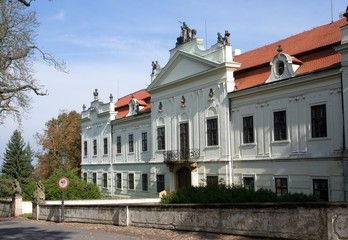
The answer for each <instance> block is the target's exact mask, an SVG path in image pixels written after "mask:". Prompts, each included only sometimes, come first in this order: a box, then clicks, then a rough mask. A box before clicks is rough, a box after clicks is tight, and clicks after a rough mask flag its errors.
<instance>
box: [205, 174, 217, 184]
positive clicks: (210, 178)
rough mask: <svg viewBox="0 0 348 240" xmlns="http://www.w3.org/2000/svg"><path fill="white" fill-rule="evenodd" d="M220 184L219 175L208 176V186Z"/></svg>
mask: <svg viewBox="0 0 348 240" xmlns="http://www.w3.org/2000/svg"><path fill="white" fill-rule="evenodd" d="M218 184H219V179H218V176H207V186H212V185H213V186H214V185H215V186H216V185H218Z"/></svg>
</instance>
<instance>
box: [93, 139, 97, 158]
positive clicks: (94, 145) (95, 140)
mask: <svg viewBox="0 0 348 240" xmlns="http://www.w3.org/2000/svg"><path fill="white" fill-rule="evenodd" d="M93 155H94V156H96V155H97V139H94V140H93Z"/></svg>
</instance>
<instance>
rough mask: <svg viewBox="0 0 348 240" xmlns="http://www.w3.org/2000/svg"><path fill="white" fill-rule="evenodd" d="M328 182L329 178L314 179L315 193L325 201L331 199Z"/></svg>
mask: <svg viewBox="0 0 348 240" xmlns="http://www.w3.org/2000/svg"><path fill="white" fill-rule="evenodd" d="M328 182H329V181H328V180H327V179H313V194H314V195H316V196H318V197H319V198H320V199H322V200H324V201H329V183H328Z"/></svg>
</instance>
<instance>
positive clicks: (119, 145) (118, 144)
mask: <svg viewBox="0 0 348 240" xmlns="http://www.w3.org/2000/svg"><path fill="white" fill-rule="evenodd" d="M116 146H117V147H116V148H117V149H116V152H117V153H121V136H117V138H116Z"/></svg>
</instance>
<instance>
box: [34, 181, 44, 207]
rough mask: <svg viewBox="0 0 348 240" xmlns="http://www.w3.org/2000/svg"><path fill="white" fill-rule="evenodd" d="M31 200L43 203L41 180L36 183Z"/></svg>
mask: <svg viewBox="0 0 348 240" xmlns="http://www.w3.org/2000/svg"><path fill="white" fill-rule="evenodd" d="M33 202H34V203H36V204H44V203H45V186H44V185H43V183H42V182H41V181H38V182H37V183H36V190H35V191H34V193H33Z"/></svg>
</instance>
